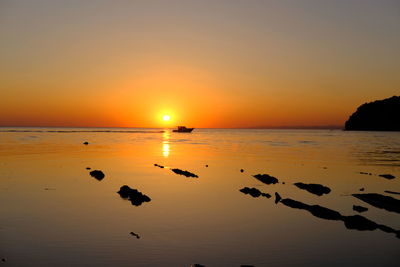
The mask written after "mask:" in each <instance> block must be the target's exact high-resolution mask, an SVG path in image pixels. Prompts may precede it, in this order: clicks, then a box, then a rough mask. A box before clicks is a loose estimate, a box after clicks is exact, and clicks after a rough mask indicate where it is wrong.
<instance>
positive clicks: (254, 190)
mask: <svg viewBox="0 0 400 267" xmlns="http://www.w3.org/2000/svg"><path fill="white" fill-rule="evenodd" d="M239 191H240V192H242V193H243V194H246V195H250V196H252V197H259V196H263V197H266V198H270V197H271V195H270V194H268V193H263V192H261V191H260V190H258V189H257V188H254V187H253V188H249V187H244V188H242V189H240V190H239Z"/></svg>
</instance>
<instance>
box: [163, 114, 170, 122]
mask: <svg viewBox="0 0 400 267" xmlns="http://www.w3.org/2000/svg"><path fill="white" fill-rule="evenodd" d="M170 120H171V116H170V115H164V116H163V121H170Z"/></svg>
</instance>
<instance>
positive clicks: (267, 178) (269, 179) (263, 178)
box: [253, 174, 278, 184]
mask: <svg viewBox="0 0 400 267" xmlns="http://www.w3.org/2000/svg"><path fill="white" fill-rule="evenodd" d="M253 177H254V178H256V179H257V180H259V181H260V182H263V183H264V184H276V183H278V179H276V178H275V177H273V176H271V175H268V174H256V175H253Z"/></svg>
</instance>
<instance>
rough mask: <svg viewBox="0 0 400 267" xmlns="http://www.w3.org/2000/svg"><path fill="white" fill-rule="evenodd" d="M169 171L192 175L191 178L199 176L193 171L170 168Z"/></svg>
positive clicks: (187, 175)
mask: <svg viewBox="0 0 400 267" xmlns="http://www.w3.org/2000/svg"><path fill="white" fill-rule="evenodd" d="M171 171H173V172H174V173H176V174H179V175H184V176H186V177H193V178H198V177H199V176H197V175H196V174H194V173H191V172H188V171H183V170H181V169H171Z"/></svg>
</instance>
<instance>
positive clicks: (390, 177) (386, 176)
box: [379, 174, 396, 180]
mask: <svg viewBox="0 0 400 267" xmlns="http://www.w3.org/2000/svg"><path fill="white" fill-rule="evenodd" d="M379 176H380V177H383V178H386V179H389V180H391V179H394V178H396V176H393V175H391V174H379Z"/></svg>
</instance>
